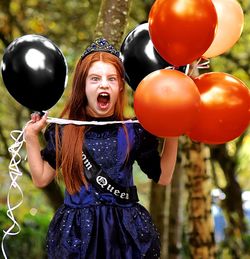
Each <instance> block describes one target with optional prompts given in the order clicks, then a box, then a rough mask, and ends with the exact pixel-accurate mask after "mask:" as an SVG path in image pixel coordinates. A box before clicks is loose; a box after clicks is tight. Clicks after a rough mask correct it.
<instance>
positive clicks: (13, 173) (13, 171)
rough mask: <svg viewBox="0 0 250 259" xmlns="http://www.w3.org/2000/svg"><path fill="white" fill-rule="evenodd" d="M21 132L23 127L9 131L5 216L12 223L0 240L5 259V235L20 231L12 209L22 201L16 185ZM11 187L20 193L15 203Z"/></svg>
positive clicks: (18, 172) (18, 175) (21, 142)
mask: <svg viewBox="0 0 250 259" xmlns="http://www.w3.org/2000/svg"><path fill="white" fill-rule="evenodd" d="M23 133H24V129H23V130H21V131H20V130H13V131H11V133H10V136H11V138H12V139H13V140H14V141H15V142H14V144H12V145H11V146H10V147H9V148H8V151H9V152H10V154H11V160H10V163H9V176H10V179H11V184H10V187H9V190H8V194H7V208H8V209H7V216H8V217H9V218H10V219H11V221H12V222H13V224H12V225H11V226H10V227H9V229H8V230H3V232H4V235H3V238H2V242H1V248H2V253H3V256H4V258H5V259H7V255H6V253H5V250H4V240H5V238H6V237H7V236H14V235H17V234H18V233H20V231H21V227H20V225H19V224H18V222H17V221H16V219H15V216H14V214H13V211H14V210H15V209H17V208H18V207H19V206H20V205H21V204H22V202H23V192H22V189H21V187H20V186H19V185H18V178H19V177H21V176H22V172H21V171H20V170H19V168H18V164H19V163H20V162H21V161H22V157H21V156H20V154H19V151H20V149H21V148H22V145H23V142H24V139H23ZM16 134H17V137H15V135H16ZM12 188H14V189H16V190H18V192H19V194H20V201H19V202H17V204H16V205H12V204H11V201H10V196H11V195H10V194H11V190H12ZM15 228H16V229H17V230H16V231H14V229H15Z"/></svg>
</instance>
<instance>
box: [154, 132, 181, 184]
mask: <svg viewBox="0 0 250 259" xmlns="http://www.w3.org/2000/svg"><path fill="white" fill-rule="evenodd" d="M177 151H178V138H177V137H173V138H166V139H164V143H163V149H162V154H161V176H160V179H159V182H158V183H159V184H161V185H168V184H169V183H170V182H171V179H172V176H173V172H174V168H175V164H176V157H177Z"/></svg>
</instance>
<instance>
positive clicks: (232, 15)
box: [203, 0, 244, 58]
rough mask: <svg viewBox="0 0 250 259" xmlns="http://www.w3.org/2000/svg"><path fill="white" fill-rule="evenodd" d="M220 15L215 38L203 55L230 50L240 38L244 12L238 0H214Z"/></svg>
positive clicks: (210, 55)
mask: <svg viewBox="0 0 250 259" xmlns="http://www.w3.org/2000/svg"><path fill="white" fill-rule="evenodd" d="M212 2H213V4H214V6H215V9H216V12H217V17H218V28H217V31H216V34H215V37H214V40H213V42H212V44H211V46H210V47H209V48H208V50H207V51H206V52H205V53H204V54H203V57H206V58H211V57H215V56H218V55H220V54H222V53H224V52H226V51H227V50H229V49H230V48H231V47H232V46H233V45H234V44H235V43H236V42H237V41H238V39H239V38H240V35H241V33H242V30H243V25H244V13H243V10H242V8H241V6H240V4H239V3H238V2H237V1H236V0H212Z"/></svg>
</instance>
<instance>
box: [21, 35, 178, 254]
mask: <svg viewBox="0 0 250 259" xmlns="http://www.w3.org/2000/svg"><path fill="white" fill-rule="evenodd" d="M124 74H125V73H124V68H123V65H122V62H121V60H120V59H119V52H118V51H116V50H115V49H114V47H113V46H112V45H110V44H109V43H108V42H107V41H106V40H105V39H98V40H96V41H95V42H94V43H92V44H91V45H90V47H88V48H87V50H86V51H85V52H84V53H83V55H82V56H81V58H80V60H79V62H78V64H77V66H76V69H75V74H74V79H73V85H72V93H71V96H70V98H69V101H68V103H67V105H66V107H65V109H64V110H63V112H62V117H64V118H67V119H71V120H81V121H98V122H99V125H98V123H96V124H97V125H92V126H75V125H72V124H68V125H66V126H62V125H61V126H58V125H57V126H56V125H55V124H50V125H49V126H48V127H47V129H46V131H45V139H46V141H47V145H46V147H45V148H44V149H43V150H42V151H41V152H40V144H39V139H38V135H39V132H40V131H41V130H42V129H43V128H44V127H45V126H46V119H47V115H46V114H45V115H44V116H43V117H42V118H41V117H40V116H39V115H37V114H33V115H32V122H31V123H30V124H29V125H28V126H27V128H26V130H25V140H26V149H27V156H28V163H29V166H30V172H31V175H32V179H33V182H34V184H35V185H36V186H37V187H44V186H46V185H47V184H49V183H50V182H51V181H52V180H53V179H54V177H55V176H56V172H57V171H58V170H59V168H60V170H61V172H62V175H63V179H64V182H65V186H66V191H65V200H64V204H63V205H62V206H61V207H60V208H59V209H58V211H57V212H56V214H55V216H54V218H53V220H52V222H51V223H50V226H49V230H48V235H47V250H48V258H51V259H52V258H53V259H55V258H60V259H62V258H79V259H80V258H81V259H84V258H89V259H139V258H148V259H149V258H150V259H152V258H160V243H159V234H158V232H157V230H156V228H155V226H154V224H153V223H152V220H151V217H150V215H149V213H148V211H147V210H146V209H145V208H144V207H142V206H141V205H140V204H139V203H138V197H137V192H136V187H135V186H134V185H133V177H132V166H133V163H134V162H135V161H137V163H138V165H139V166H140V168H141V169H142V171H143V172H144V173H146V174H147V175H148V177H149V178H151V179H153V180H154V181H155V182H158V183H159V184H162V185H166V184H168V183H170V181H171V178H172V174H173V171H174V167H175V162H176V155H177V146H178V140H177V138H168V139H165V141H164V145H163V150H162V154H161V156H160V154H159V152H158V149H157V148H158V140H157V137H155V136H153V135H151V134H150V133H148V132H147V131H146V130H145V129H143V128H142V126H141V125H140V124H139V123H126V120H125V118H124V115H123V110H124V97H125V81H124ZM110 121H116V122H117V121H118V122H123V123H113V124H112V123H111V124H109V123H107V122H110Z"/></svg>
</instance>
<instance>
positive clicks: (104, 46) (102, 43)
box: [81, 38, 120, 59]
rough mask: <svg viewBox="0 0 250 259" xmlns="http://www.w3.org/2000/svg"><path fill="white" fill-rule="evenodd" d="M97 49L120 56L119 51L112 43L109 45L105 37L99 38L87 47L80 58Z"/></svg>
mask: <svg viewBox="0 0 250 259" xmlns="http://www.w3.org/2000/svg"><path fill="white" fill-rule="evenodd" d="M98 51H104V52H108V53H111V54H113V55H115V56H117V57H118V58H120V52H119V51H118V50H116V49H115V48H114V46H113V45H111V44H110V43H109V42H108V41H107V40H106V39H104V38H99V39H96V40H95V41H94V42H93V43H91V45H90V46H88V47H87V49H86V50H85V51H84V52H83V54H82V55H81V59H84V58H85V57H86V56H87V55H89V54H90V53H92V52H98Z"/></svg>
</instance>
